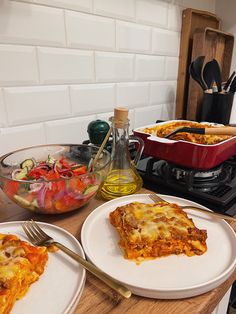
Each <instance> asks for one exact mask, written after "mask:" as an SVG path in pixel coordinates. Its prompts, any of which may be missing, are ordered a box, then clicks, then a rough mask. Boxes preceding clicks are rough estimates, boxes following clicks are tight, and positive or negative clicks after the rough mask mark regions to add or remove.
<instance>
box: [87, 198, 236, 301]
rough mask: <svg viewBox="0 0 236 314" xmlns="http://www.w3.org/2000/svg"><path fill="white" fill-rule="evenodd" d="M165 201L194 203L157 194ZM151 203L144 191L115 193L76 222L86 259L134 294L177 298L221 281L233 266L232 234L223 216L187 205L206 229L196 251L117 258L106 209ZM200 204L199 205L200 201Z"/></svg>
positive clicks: (235, 246) (235, 253)
mask: <svg viewBox="0 0 236 314" xmlns="http://www.w3.org/2000/svg"><path fill="white" fill-rule="evenodd" d="M161 197H163V198H164V199H166V200H167V201H168V202H174V203H177V204H180V205H187V204H191V205H195V206H196V205H197V206H200V205H199V204H196V203H194V202H191V201H188V200H185V199H181V198H177V197H172V196H167V195H161ZM133 201H137V202H144V203H151V202H152V201H151V200H150V199H149V198H148V196H147V195H145V194H135V195H130V196H125V197H121V198H118V199H115V200H112V201H109V202H107V203H104V204H103V205H101V206H99V207H98V208H96V209H95V210H94V211H93V212H92V213H91V214H90V215H89V216H88V217H87V219H86V220H85V222H84V224H83V227H82V234H81V236H82V245H83V248H84V251H85V254H86V255H87V256H88V258H89V259H90V260H91V261H92V262H93V263H94V264H95V265H96V266H98V267H99V268H100V269H101V270H103V271H104V272H106V273H107V274H109V275H110V276H112V277H113V278H115V279H117V280H119V281H120V282H122V283H123V284H124V285H126V286H127V287H128V288H129V289H130V290H131V291H132V292H133V293H134V294H137V295H141V296H145V297H151V298H160V299H179V298H186V297H191V296H195V295H199V294H202V293H205V292H207V291H209V290H211V289H213V288H215V287H217V286H218V285H220V284H221V283H222V282H224V281H225V280H226V279H227V278H228V277H229V276H230V275H231V274H232V272H233V271H234V269H235V266H236V236H235V233H234V231H233V229H232V228H231V227H230V226H229V225H228V224H227V223H226V222H225V221H223V220H218V219H212V218H210V216H209V215H208V214H205V213H200V212H196V211H195V212H194V211H191V210H188V216H189V217H191V218H192V219H193V221H194V223H195V225H196V226H197V227H198V228H200V229H206V230H207V234H208V238H207V246H208V250H207V252H206V253H205V254H203V255H200V256H192V257H188V256H186V255H178V256H177V255H170V256H167V257H162V258H157V259H155V260H149V261H145V262H142V263H141V264H140V265H136V263H135V262H133V261H129V260H127V259H125V258H124V257H123V254H122V252H121V250H120V248H119V246H118V244H117V243H118V240H119V237H118V233H117V232H116V230H115V228H114V227H113V226H112V225H111V224H110V222H109V219H108V216H109V213H110V212H111V211H113V210H115V209H116V207H117V206H122V205H125V204H128V203H130V202H133ZM201 207H203V206H201Z"/></svg>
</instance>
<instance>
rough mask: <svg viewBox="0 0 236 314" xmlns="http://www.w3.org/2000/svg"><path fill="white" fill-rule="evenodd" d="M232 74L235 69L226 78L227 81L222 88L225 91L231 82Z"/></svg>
mask: <svg viewBox="0 0 236 314" xmlns="http://www.w3.org/2000/svg"><path fill="white" fill-rule="evenodd" d="M234 75H235V71H234V72H233V73H232V74H231V75H230V77H229V78H228V80H227V82H226V83H225V86H224V87H223V90H225V91H227V89H228V87H229V85H230V83H231V82H232V79H233V78H234Z"/></svg>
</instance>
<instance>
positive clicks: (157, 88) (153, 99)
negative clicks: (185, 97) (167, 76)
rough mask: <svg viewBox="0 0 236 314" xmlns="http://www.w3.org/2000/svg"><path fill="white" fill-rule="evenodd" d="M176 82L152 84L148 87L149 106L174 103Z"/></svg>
mask: <svg viewBox="0 0 236 314" xmlns="http://www.w3.org/2000/svg"><path fill="white" fill-rule="evenodd" d="M175 95H176V82H174V81H173V82H171V81H169V82H168V81H165V82H152V83H151V86H150V104H151V105H159V104H169V103H174V102H175Z"/></svg>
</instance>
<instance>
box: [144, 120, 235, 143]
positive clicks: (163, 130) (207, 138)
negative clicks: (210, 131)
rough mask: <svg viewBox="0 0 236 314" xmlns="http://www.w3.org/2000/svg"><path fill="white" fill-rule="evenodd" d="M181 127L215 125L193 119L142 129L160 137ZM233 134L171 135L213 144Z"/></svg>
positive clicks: (179, 138)
mask: <svg viewBox="0 0 236 314" xmlns="http://www.w3.org/2000/svg"><path fill="white" fill-rule="evenodd" d="M180 127H190V128H191V127H192V128H209V127H211V128H212V127H214V126H212V125H208V124H201V123H198V122H191V121H179V122H178V121H173V122H170V123H165V124H157V125H155V126H152V127H147V128H145V129H142V130H141V131H142V132H144V133H148V134H152V135H155V136H158V137H165V136H166V135H168V134H170V133H171V132H173V131H174V130H176V129H177V128H180ZM231 137H232V136H230V135H205V134H204V135H203V134H194V133H187V132H179V133H177V134H175V135H173V136H171V139H172V140H177V141H178V140H183V141H187V142H192V143H198V144H206V145H212V144H217V143H220V142H222V141H225V140H227V139H229V138H231Z"/></svg>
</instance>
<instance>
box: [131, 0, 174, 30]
mask: <svg viewBox="0 0 236 314" xmlns="http://www.w3.org/2000/svg"><path fill="white" fill-rule="evenodd" d="M136 14H137V21H138V22H141V23H145V24H151V25H155V26H160V27H163V28H166V27H167V23H168V3H166V2H165V1H157V0H138V1H137V9H136Z"/></svg>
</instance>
